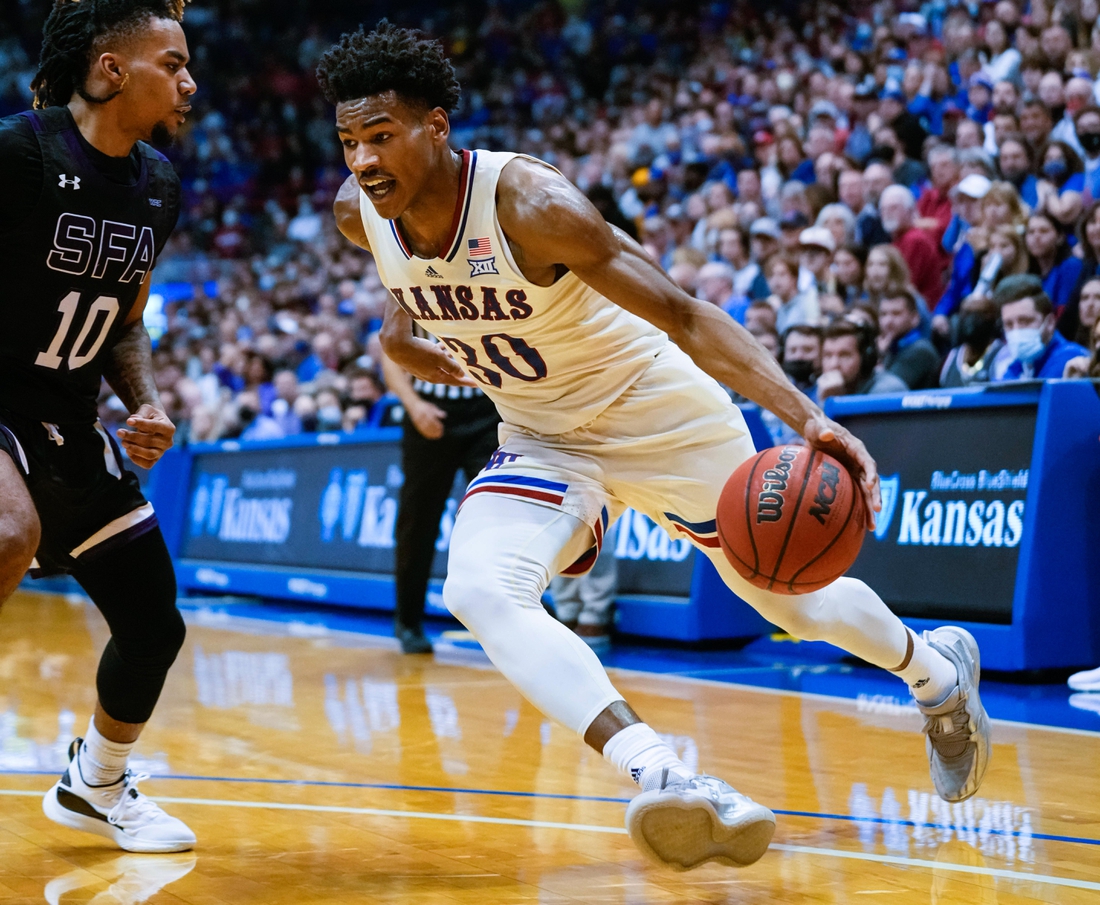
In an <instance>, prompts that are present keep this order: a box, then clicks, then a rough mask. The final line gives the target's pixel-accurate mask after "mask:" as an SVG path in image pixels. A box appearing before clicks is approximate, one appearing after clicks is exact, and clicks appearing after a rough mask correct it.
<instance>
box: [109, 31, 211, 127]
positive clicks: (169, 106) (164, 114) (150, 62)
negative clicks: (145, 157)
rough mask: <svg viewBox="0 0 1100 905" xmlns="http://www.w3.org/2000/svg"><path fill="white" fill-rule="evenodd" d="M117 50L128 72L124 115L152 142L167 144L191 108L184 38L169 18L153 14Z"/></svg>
mask: <svg viewBox="0 0 1100 905" xmlns="http://www.w3.org/2000/svg"><path fill="white" fill-rule="evenodd" d="M132 42H133V43H132V44H130V45H129V46H127V47H126V48H125V52H124V53H120V54H119V62H120V64H121V65H122V66H123V67H124V71H125V72H126V73H127V74H128V75H129V76H130V81H129V82H128V84H127V87H126V88H125V89H123V92H122V94H121V95H120V99H125V100H126V101H127V103H128V108H127V117H128V118H129V119H130V120H131V121H132V122H134V123H136V124H140V128H141V131H142V132H144V133H145V134H146V136H147V137H148V138H150V139H151V140H152V141H153V143H154V144H158V145H164V144H170V143H171V141H172V139H174V138H175V136H176V133H177V132H178V131H179V129H180V126H182V125H183V123H184V120H185V119H186V116H187V113H188V111H190V109H191V95H193V94H194V93H195V91H196V86H195V81H194V79H192V78H191V73H189V72H188V71H187V64H188V62H189V61H190V56H189V55H188V53H187V38H185V37H184V34H183V29H182V28H181V27H180V24H179V23H178V22H176V21H173V20H172V19H159V18H152V19H150V20H149V22H148V24H147V25H146V27H145V28H143V29H141V31H140V32H139V33H138V34H137V35H135V36H134V37H133V39H132Z"/></svg>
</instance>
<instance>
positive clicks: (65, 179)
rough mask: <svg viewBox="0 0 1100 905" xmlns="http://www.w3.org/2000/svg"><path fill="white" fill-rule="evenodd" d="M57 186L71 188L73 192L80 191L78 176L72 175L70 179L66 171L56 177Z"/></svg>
mask: <svg viewBox="0 0 1100 905" xmlns="http://www.w3.org/2000/svg"><path fill="white" fill-rule="evenodd" d="M57 187H58V188H59V189H67V188H72V190H73V191H74V192H79V191H80V177H79V176H74V177H73V178H72V179H70V178H69V176H68V174H67V173H61V174H60V175H59V176H58V177H57Z"/></svg>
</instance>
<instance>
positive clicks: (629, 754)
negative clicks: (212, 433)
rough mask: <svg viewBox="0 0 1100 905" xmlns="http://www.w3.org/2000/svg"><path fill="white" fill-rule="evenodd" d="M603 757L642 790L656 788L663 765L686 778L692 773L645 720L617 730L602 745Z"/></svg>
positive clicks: (646, 790)
mask: <svg viewBox="0 0 1100 905" xmlns="http://www.w3.org/2000/svg"><path fill="white" fill-rule="evenodd" d="M603 756H604V757H605V758H607V760H608V761H610V762H611V763H613V764H614V765H615V766H616V767H618V768H619V770H620V771H621V772H622V773H625V774H626V775H627V776H629V777H630V778H631V779H632V780H634V782H636V783H637V784H638V786H640V787H641V789H642V791H643V792H648V791H649V790H650V789H652V788H656V787H657V784H658V783H659V782H660V777H661V770H662V769H663V768H664V767H668V768H669V772H671V773H677V774H679V775H681V776H684V777H685V778H686V777H689V776H693V775H694V774H693V773H692V772H691V770H689V769H688V767H687V765H686V764H685V763H684V762H683V761H682V760H680V758H679V757H677V756H676V752H675V751H673V750H672V748H670V747H669V746H668V744H667V743H665V742H663V741H661V738H660V736H658V735H657V733H656V732H654V731H653V730H652V729H651V728H650V727H649V726H647V725H646V724H645V723H633V724H631V725H630V726H627V727H626V728H625V729H621V730H619V731H618V732H616V733H615V734H614V735H613V736H611V738H610V739H609V740H608V742H607V744H606V745H604V746H603Z"/></svg>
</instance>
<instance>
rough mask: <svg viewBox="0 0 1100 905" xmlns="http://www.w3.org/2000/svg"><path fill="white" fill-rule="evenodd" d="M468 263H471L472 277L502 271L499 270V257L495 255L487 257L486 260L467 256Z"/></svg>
mask: <svg viewBox="0 0 1100 905" xmlns="http://www.w3.org/2000/svg"><path fill="white" fill-rule="evenodd" d="M466 263H467V264H469V265H470V276H471V277H480V276H484V275H485V274H487V273H500V271H499V270H497V259H496V256H495V255H494V256H493V257H491V258H486V259H485V260H484V261H472V260H470V259H469V258H467V259H466Z"/></svg>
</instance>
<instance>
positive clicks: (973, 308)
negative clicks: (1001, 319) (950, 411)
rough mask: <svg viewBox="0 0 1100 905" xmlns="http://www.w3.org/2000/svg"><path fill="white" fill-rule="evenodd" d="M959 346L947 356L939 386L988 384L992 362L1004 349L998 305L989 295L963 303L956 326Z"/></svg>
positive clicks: (971, 298)
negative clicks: (999, 324) (999, 326)
mask: <svg viewBox="0 0 1100 905" xmlns="http://www.w3.org/2000/svg"><path fill="white" fill-rule="evenodd" d="M955 332H956V339H957V340H958V345H957V346H955V347H954V348H952V349H951V351H950V352H948V353H947V357H946V358H945V359H944V362H943V368H942V369H941V370H940V378H939V379H940V386H941V387H964V386H970V385H971V384H979V383H988V382H989V381H990V379H991V371H992V367H993V362H994V360H995V359H996V357H997V354H998V353H999V352H1000V351H1001V349H1003V348H1004V340H1003V339H1001V337H1000V331H999V329H998V325H997V306H996V305H995V304H993V300H992V299H991V298H989V297H988V296H984V295H983V296H971V297H969V298H967V299H966V301H964V302H963V303H962V307H961V308H960V310H959V317H958V321H957V323H956V328H955Z"/></svg>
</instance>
